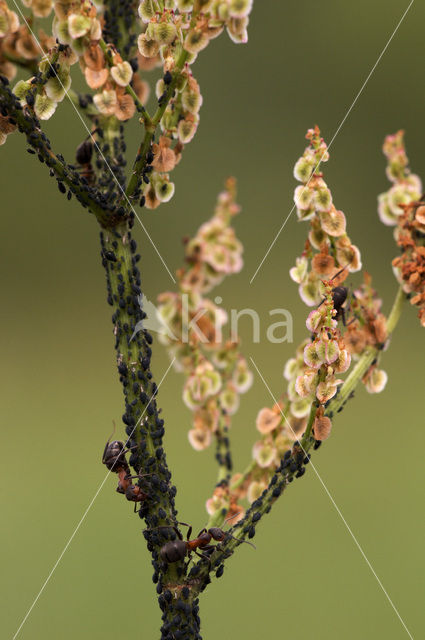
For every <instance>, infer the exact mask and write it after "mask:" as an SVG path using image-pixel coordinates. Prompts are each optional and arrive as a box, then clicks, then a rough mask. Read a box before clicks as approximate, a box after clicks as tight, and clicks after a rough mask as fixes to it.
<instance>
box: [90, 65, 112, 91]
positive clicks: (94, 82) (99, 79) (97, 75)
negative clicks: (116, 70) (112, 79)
mask: <svg viewBox="0 0 425 640" xmlns="http://www.w3.org/2000/svg"><path fill="white" fill-rule="evenodd" d="M84 76H85V78H86V82H87V84H88V85H89V87H90V89H100V87H102V86H103V85H104V84H105V82H106V81H107V79H108V77H109V71H108V69H100V70H99V71H97V70H95V69H91V68H90V67H86V68H85V69H84Z"/></svg>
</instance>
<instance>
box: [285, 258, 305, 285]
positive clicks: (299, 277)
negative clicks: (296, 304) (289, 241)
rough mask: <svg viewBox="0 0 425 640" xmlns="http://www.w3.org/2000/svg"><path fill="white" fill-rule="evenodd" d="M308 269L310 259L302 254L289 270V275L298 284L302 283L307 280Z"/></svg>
mask: <svg viewBox="0 0 425 640" xmlns="http://www.w3.org/2000/svg"><path fill="white" fill-rule="evenodd" d="M307 270H308V260H307V258H306V257H305V256H301V258H296V260H295V267H292V268H291V269H290V270H289V275H290V276H291V278H292V280H293V281H294V282H296V283H297V284H300V283H301V282H303V281H304V280H305V277H306V275H307Z"/></svg>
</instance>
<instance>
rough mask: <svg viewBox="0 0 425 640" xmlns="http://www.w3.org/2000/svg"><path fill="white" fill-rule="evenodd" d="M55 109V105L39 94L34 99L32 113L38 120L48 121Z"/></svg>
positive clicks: (44, 95)
mask: <svg viewBox="0 0 425 640" xmlns="http://www.w3.org/2000/svg"><path fill="white" fill-rule="evenodd" d="M56 107H57V103H56V102H55V101H54V100H52V99H51V98H49V96H48V95H46V94H45V93H39V94H38V95H37V96H36V98H35V103H34V111H35V114H36V116H37V117H38V118H40V120H49V118H51V117H52V115H53V114H54V112H55V110H56Z"/></svg>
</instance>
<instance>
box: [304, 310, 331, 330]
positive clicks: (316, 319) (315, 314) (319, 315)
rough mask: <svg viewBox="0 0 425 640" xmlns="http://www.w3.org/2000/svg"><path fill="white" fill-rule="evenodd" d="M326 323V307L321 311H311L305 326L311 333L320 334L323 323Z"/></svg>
mask: <svg viewBox="0 0 425 640" xmlns="http://www.w3.org/2000/svg"><path fill="white" fill-rule="evenodd" d="M326 321H327V315H326V309H325V307H321V308H320V309H313V311H310V313H309V314H308V316H307V320H306V323H305V324H306V327H307V329H308V330H309V331H310V332H311V333H318V332H319V329H321V327H322V326H323V323H324V322H326Z"/></svg>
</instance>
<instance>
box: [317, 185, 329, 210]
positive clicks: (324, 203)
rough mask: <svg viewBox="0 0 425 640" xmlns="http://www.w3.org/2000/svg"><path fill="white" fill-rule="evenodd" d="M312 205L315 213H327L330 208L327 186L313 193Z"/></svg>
mask: <svg viewBox="0 0 425 640" xmlns="http://www.w3.org/2000/svg"><path fill="white" fill-rule="evenodd" d="M314 205H315V207H316V210H317V211H329V209H330V208H331V206H332V194H331V192H330V190H329V189H328V188H327V186H326V185H325V186H322V187H320V188H318V189H316V190H315V191H314Z"/></svg>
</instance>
